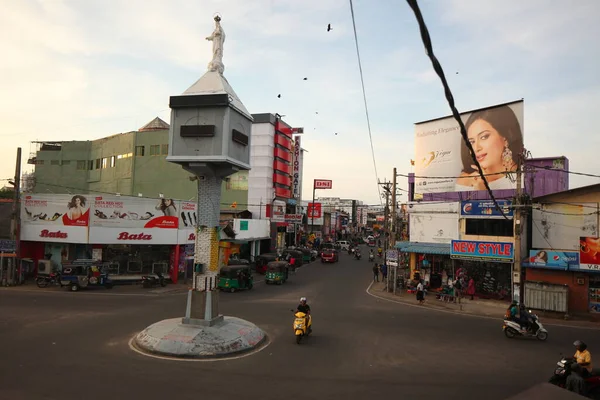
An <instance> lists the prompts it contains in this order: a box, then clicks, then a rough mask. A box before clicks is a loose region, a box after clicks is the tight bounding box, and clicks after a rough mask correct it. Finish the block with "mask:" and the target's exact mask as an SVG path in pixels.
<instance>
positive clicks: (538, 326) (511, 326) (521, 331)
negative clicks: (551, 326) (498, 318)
mask: <svg viewBox="0 0 600 400" xmlns="http://www.w3.org/2000/svg"><path fill="white" fill-rule="evenodd" d="M529 314H530V315H531V319H532V322H531V324H530V326H529V328H521V325H519V323H518V322H515V321H512V320H510V319H506V318H505V319H504V324H503V325H502V330H503V331H504V335H506V337H507V338H509V339H512V338H514V337H517V336H523V337H535V338H536V339H538V340H540V341H542V342H543V341H545V340H546V339H548V331H547V330H546V329H545V328H544V326H543V325H542V323H541V322H540V320H539V319H538V316H537V315H535V314H531V311H529Z"/></svg>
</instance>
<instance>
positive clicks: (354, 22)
mask: <svg viewBox="0 0 600 400" xmlns="http://www.w3.org/2000/svg"><path fill="white" fill-rule="evenodd" d="M350 14H351V15H352V28H353V30H354V43H355V44H356V58H357V59H358V71H359V72H360V84H361V87H362V93H363V101H364V103H365V116H366V117H367V129H368V130H369V142H370V143H371V156H372V157H373V168H374V169H375V180H376V181H377V193H378V194H379V202H380V204H381V205H383V200H382V199H381V190H380V188H379V174H378V173H377V162H376V161H375V149H374V148H373V135H372V133H371V119H370V118H369V107H368V106H367V92H366V91H365V78H364V76H363V69H362V61H361V59H360V51H359V49H358V35H357V34H356V19H355V18H354V6H353V5H352V0H350Z"/></svg>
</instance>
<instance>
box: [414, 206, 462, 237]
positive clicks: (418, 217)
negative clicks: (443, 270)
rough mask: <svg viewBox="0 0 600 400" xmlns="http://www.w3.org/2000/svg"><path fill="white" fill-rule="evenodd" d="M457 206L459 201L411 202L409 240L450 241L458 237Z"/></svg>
mask: <svg viewBox="0 0 600 400" xmlns="http://www.w3.org/2000/svg"><path fill="white" fill-rule="evenodd" d="M459 207H460V203H431V204H427V203H421V204H419V203H411V204H410V205H409V208H408V212H409V213H410V241H411V242H421V243H450V242H451V241H452V240H458V239H460V231H459V214H458V209H459ZM463 232H464V230H463Z"/></svg>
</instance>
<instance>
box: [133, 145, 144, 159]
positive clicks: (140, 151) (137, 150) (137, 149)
mask: <svg viewBox="0 0 600 400" xmlns="http://www.w3.org/2000/svg"><path fill="white" fill-rule="evenodd" d="M135 155H136V157H141V156H143V155H144V146H135Z"/></svg>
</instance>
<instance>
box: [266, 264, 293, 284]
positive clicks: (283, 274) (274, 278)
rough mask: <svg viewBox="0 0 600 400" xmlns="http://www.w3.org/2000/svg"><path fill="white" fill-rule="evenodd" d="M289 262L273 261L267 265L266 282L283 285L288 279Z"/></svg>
mask: <svg viewBox="0 0 600 400" xmlns="http://www.w3.org/2000/svg"><path fill="white" fill-rule="evenodd" d="M288 274H289V264H288V263H287V262H286V261H271V262H270V263H269V264H268V265H267V273H266V274H265V283H266V284H269V283H275V284H277V285H281V284H282V283H284V282H285V281H287V280H288Z"/></svg>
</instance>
